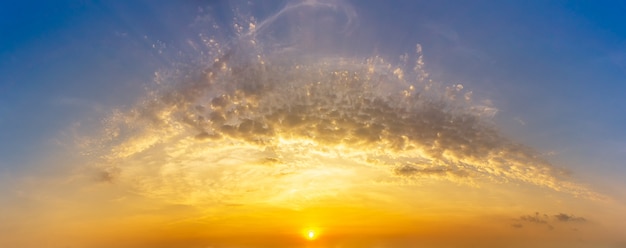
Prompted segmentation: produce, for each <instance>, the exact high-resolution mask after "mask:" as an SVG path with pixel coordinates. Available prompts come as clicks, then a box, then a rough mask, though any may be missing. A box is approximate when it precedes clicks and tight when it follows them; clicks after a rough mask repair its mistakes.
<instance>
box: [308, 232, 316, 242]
mask: <svg viewBox="0 0 626 248" xmlns="http://www.w3.org/2000/svg"><path fill="white" fill-rule="evenodd" d="M307 237H308V238H309V240H313V239H315V231H313V230H309V233H308V234H307Z"/></svg>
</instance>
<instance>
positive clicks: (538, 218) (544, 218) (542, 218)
mask: <svg viewBox="0 0 626 248" xmlns="http://www.w3.org/2000/svg"><path fill="white" fill-rule="evenodd" d="M519 220H520V221H525V222H530V223H536V224H548V221H549V220H550V219H549V217H548V215H547V214H540V213H538V212H537V213H535V214H534V215H524V216H521V217H520V218H519Z"/></svg>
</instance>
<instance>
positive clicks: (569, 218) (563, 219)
mask: <svg viewBox="0 0 626 248" xmlns="http://www.w3.org/2000/svg"><path fill="white" fill-rule="evenodd" d="M554 219H556V220H557V221H560V222H587V219H585V218H583V217H577V216H574V215H569V214H564V213H559V214H557V215H554Z"/></svg>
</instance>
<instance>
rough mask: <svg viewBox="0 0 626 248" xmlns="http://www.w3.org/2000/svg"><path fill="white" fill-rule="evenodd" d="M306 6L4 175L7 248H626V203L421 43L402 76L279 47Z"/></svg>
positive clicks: (2, 217) (262, 24)
mask: <svg viewBox="0 0 626 248" xmlns="http://www.w3.org/2000/svg"><path fill="white" fill-rule="evenodd" d="M318 4H319V3H318ZM303 6H316V5H315V4H314V2H308V1H305V2H303V3H301V4H294V5H287V7H285V8H284V9H283V11H279V12H277V14H276V15H274V16H270V17H269V18H267V19H265V20H264V21H255V20H254V18H252V21H250V22H246V23H243V24H241V25H240V26H237V25H235V28H239V29H240V30H239V32H240V33H239V36H238V37H237V39H236V42H231V43H230V45H227V43H228V42H224V43H220V42H221V41H214V40H211V41H207V43H203V44H195V43H194V41H193V40H189V44H190V46H191V47H195V48H197V49H200V50H208V51H211V53H208V54H209V55H207V56H208V57H209V58H206V60H204V62H207V61H208V62H207V63H206V64H204V65H203V66H204V67H202V66H201V67H202V68H200V69H198V68H197V67H193V66H189V67H184V66H181V67H180V68H178V67H176V68H165V69H162V70H159V71H158V72H156V73H155V79H154V80H155V84H154V85H155V86H154V87H151V88H149V89H146V91H145V93H144V94H143V95H141V96H139V97H138V98H137V99H138V100H136V101H135V103H134V104H132V105H130V106H118V107H115V108H114V109H111V110H110V111H107V112H106V114H104V115H103V116H100V117H99V121H95V122H94V121H91V122H90V121H78V122H76V123H75V125H73V126H72V127H69V128H67V129H66V130H64V131H63V133H62V134H61V135H60V136H62V138H59V146H58V147H57V148H55V149H54V150H51V151H50V152H49V154H47V155H46V156H43V158H42V159H40V160H39V161H37V162H38V163H39V164H45V165H47V166H39V167H37V166H35V167H34V168H35V169H30V170H29V171H28V172H27V173H24V175H15V176H8V175H5V176H3V178H2V179H3V183H2V184H4V185H10V187H8V188H7V189H6V190H5V192H4V193H3V202H4V203H3V204H2V205H1V206H0V212H1V213H0V246H1V247H94V248H95V247H103V248H104V247H123V248H124V247H128V248H144V247H145V248H149V247H150V248H158V247H163V248H174V247H176V248H186V247H204V248H207V247H311V248H313V247H320V248H322V247H624V245H625V244H626V243H625V242H626V240H624V238H623V235H622V234H623V231H622V230H625V229H626V226H625V225H624V224H623V223H626V215H624V211H625V210H626V209H625V208H624V206H623V205H621V203H619V202H618V201H616V200H615V199H613V198H612V197H611V196H609V195H606V194H603V193H599V192H598V191H597V190H595V189H594V188H593V187H591V186H590V185H588V183H585V180H584V178H579V177H575V176H573V175H572V172H571V171H569V170H568V169H566V168H561V167H558V166H554V165H552V164H551V163H550V162H549V161H548V159H546V157H545V156H543V155H542V153H541V152H539V151H536V150H535V149H533V148H531V147H529V146H526V145H524V144H521V143H520V142H516V141H515V140H512V139H510V138H507V137H506V135H504V134H502V133H501V131H500V130H499V129H498V128H497V127H496V126H495V123H494V122H493V117H494V115H496V114H497V112H498V109H497V107H496V106H494V104H493V103H492V102H491V101H489V100H487V99H477V98H476V97H475V96H474V95H473V92H472V90H471V89H468V88H467V87H466V86H464V85H463V84H460V83H455V84H444V83H440V82H438V81H436V80H434V79H432V78H431V76H430V75H429V73H428V71H427V70H426V69H425V66H424V64H425V62H424V58H423V54H422V48H421V46H420V45H417V46H416V47H415V51H414V53H413V54H412V55H405V57H404V63H405V64H399V65H396V64H394V63H391V62H387V61H386V60H385V59H383V58H382V57H376V56H374V57H370V58H364V59H359V58H347V57H342V56H308V55H306V54H305V55H302V54H299V53H298V52H294V50H295V51H299V49H298V48H301V47H299V46H303V47H305V48H310V47H309V45H310V44H309V43H306V42H305V43H303V44H296V45H293V47H289V48H291V49H287V48H281V49H277V51H273V50H270V51H268V49H267V47H268V45H267V44H265V43H268V41H267V40H264V38H263V37H265V36H263V34H264V32H268V33H269V31H267V30H268V29H270V27H271V26H272V25H274V22H275V21H277V20H280V18H279V17H281V16H282V15H286V14H285V13H288V12H289V11H292V9H298V8H302V7H303ZM317 7H319V8H327V7H328V6H326V4H321V6H317ZM343 11H347V10H343ZM347 13H351V12H347ZM348 16H350V15H348ZM296 40H297V39H296ZM233 44H234V45H233ZM198 47H201V48H198ZM303 50H304V51H307V50H306V49H303ZM300 51H301V50H300ZM411 60H413V62H411ZM181 71H183V72H181ZM100 120H101V121H100ZM599 209H602V211H598V210H599Z"/></svg>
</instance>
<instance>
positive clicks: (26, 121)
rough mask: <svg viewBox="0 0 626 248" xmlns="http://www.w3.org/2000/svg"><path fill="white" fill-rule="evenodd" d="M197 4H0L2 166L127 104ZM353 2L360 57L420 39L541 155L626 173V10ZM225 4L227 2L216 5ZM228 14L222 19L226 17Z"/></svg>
mask: <svg viewBox="0 0 626 248" xmlns="http://www.w3.org/2000/svg"><path fill="white" fill-rule="evenodd" d="M194 5H202V4H200V3H171V2H167V1H158V2H156V3H154V2H152V3H148V2H142V1H134V2H130V3H126V2H125V1H102V2H99V1H61V2H48V1H40V2H37V1H35V2H28V3H25V2H18V1H7V2H3V3H2V8H0V9H2V10H1V11H2V14H1V15H0V16H1V17H0V18H2V21H1V22H0V25H1V26H0V32H1V35H0V36H2V37H3V38H2V39H1V40H0V56H1V57H0V61H2V62H1V67H0V72H1V74H0V102H1V105H2V107H0V113H1V117H0V128H1V130H2V132H1V133H0V135H1V136H0V139H1V140H3V142H2V143H1V144H0V145H1V147H2V149H0V156H2V157H3V158H4V159H3V161H4V162H3V163H2V166H3V167H5V168H11V170H13V169H16V168H19V167H21V166H23V165H24V164H25V163H27V161H28V158H32V157H33V153H37V152H41V150H40V149H41V147H42V144H46V143H48V142H50V140H53V139H54V137H55V136H57V135H58V133H59V132H61V131H63V129H64V128H66V127H67V126H68V125H70V124H71V123H72V122H75V121H80V118H85V116H83V115H85V114H89V113H90V112H92V111H93V109H94V108H97V107H98V106H100V107H103V108H104V109H106V107H107V106H112V105H118V104H122V105H123V104H127V103H129V102H128V101H132V100H130V99H132V96H133V95H135V94H138V93H139V92H140V91H141V89H142V87H143V86H144V85H145V84H149V82H150V80H151V77H152V76H153V74H152V73H153V72H154V71H155V70H156V69H157V68H160V67H163V66H165V65H166V64H167V63H169V62H171V60H172V59H169V58H164V57H167V56H165V55H162V54H159V53H158V52H157V51H155V49H154V48H152V45H153V44H155V43H157V42H161V43H159V44H166V45H169V46H171V47H176V46H177V47H180V46H181V45H180V43H181V40H183V39H182V38H181V37H187V36H191V35H193V33H192V32H193V31H195V30H194V29H193V28H190V27H189V25H188V23H190V21H191V19H192V18H193V16H194V15H193V14H194V13H195V11H197V7H198V6H194ZM353 5H354V7H355V9H356V10H357V12H358V13H359V25H360V26H359V28H358V29H357V30H356V31H355V33H356V34H354V35H355V36H356V37H359V38H362V39H360V43H363V44H360V46H361V47H363V48H362V50H363V51H359V53H362V54H363V55H365V56H367V55H383V56H387V57H389V58H392V59H393V58H395V57H397V56H398V55H400V54H402V53H404V52H410V51H412V49H413V46H414V45H415V44H416V43H420V44H421V45H422V46H423V47H424V54H425V58H426V62H427V66H429V69H430V70H431V72H432V74H433V75H434V76H435V77H437V78H438V79H439V80H440V81H443V82H449V83H463V84H465V85H467V86H470V87H471V88H472V89H473V91H474V92H476V93H478V94H480V95H483V96H485V97H487V98H490V99H492V100H493V101H494V103H495V104H496V107H498V109H500V110H501V111H500V114H499V115H498V117H499V119H498V120H499V121H501V122H502V123H503V124H502V125H501V126H500V128H501V129H504V130H505V131H507V132H510V133H511V134H512V135H515V136H517V138H519V139H521V140H522V141H523V142H526V143H527V144H529V145H531V146H534V147H537V149H539V150H546V151H557V152H560V153H563V154H566V155H567V156H565V157H564V158H563V159H564V161H566V162H572V161H585V162H588V163H593V164H594V165H593V167H595V168H597V169H598V170H600V171H603V173H607V174H613V173H612V172H613V171H615V170H616V171H619V172H620V173H624V171H623V170H622V169H621V168H620V167H621V165H620V164H619V163H620V161H623V160H622V159H624V156H623V154H624V149H625V146H626V144H625V143H626V141H625V140H626V131H624V130H625V129H623V128H622V127H623V126H624V124H626V120H625V118H626V114H625V113H624V111H625V110H624V108H623V106H625V104H626V102H625V101H626V100H625V98H624V97H622V96H623V92H624V90H625V89H626V84H625V83H624V79H625V78H626V58H625V56H626V42H625V41H626V24H625V23H626V22H625V21H624V19H625V17H623V15H622V13H623V11H624V10H626V4H624V3H620V2H615V1H471V2H467V1H436V2H432V1H397V2H393V3H386V2H385V3H383V2H379V1H355V2H354V3H353ZM229 6H231V4H229V3H225V2H222V3H220V4H218V5H217V7H216V8H223V9H227V8H228V7H229ZM275 6H280V3H279V2H278V3H266V4H265V5H264V6H263V7H264V8H262V9H261V10H260V11H261V12H263V11H262V10H270V9H273V8H274V7H275ZM261 12H260V16H262V15H263V13H261ZM223 13H224V16H218V17H217V18H218V19H219V18H221V19H222V21H223V20H228V19H229V18H230V17H231V13H228V12H227V11H223ZM265 14H266V15H267V13H265ZM181 27H182V28H181ZM357 47H358V46H357ZM372 48H374V49H372ZM170 50H172V49H170ZM72 103H74V104H72ZM513 119H516V120H517V121H513ZM521 123H524V124H525V125H518V124H521ZM516 125H517V126H516ZM570 156H571V157H575V158H576V159H571V157H570ZM568 158H569V159H568ZM575 166H581V167H585V166H591V165H587V164H585V165H575Z"/></svg>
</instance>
